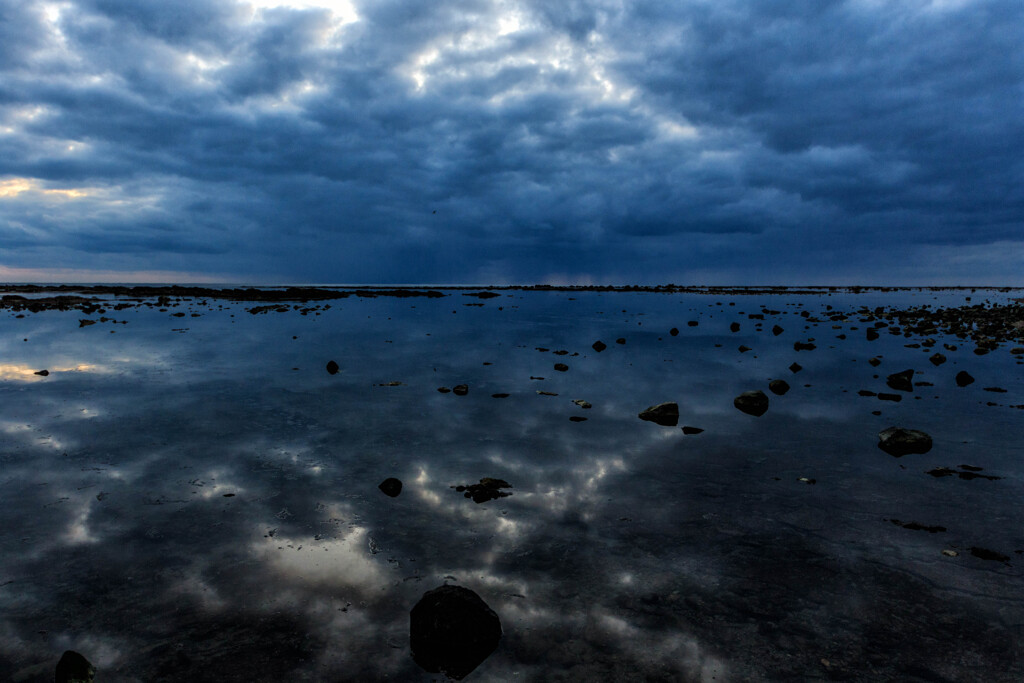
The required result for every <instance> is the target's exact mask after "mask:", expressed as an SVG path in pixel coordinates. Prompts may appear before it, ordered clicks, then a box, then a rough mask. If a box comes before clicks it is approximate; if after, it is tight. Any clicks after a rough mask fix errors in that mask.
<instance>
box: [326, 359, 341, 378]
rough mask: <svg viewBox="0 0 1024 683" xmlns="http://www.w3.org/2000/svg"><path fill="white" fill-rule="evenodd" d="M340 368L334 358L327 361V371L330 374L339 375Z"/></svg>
mask: <svg viewBox="0 0 1024 683" xmlns="http://www.w3.org/2000/svg"><path fill="white" fill-rule="evenodd" d="M338 369H339V368H338V364H337V363H335V362H334V361H333V360H329V361H327V373H328V374H330V375H337V374H338Z"/></svg>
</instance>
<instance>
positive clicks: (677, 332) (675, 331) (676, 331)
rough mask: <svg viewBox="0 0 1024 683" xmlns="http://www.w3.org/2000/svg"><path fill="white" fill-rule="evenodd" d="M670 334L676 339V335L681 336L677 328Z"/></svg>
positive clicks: (670, 331)
mask: <svg viewBox="0 0 1024 683" xmlns="http://www.w3.org/2000/svg"><path fill="white" fill-rule="evenodd" d="M668 333H669V334H671V335H672V336H673V337H675V336H676V335H678V334H679V330H678V329H677V328H675V327H673V328H672V329H671V330H669V331H668Z"/></svg>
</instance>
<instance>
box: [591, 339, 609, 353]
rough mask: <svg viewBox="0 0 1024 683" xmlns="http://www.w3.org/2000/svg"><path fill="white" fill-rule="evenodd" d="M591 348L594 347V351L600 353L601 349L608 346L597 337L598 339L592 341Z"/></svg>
mask: <svg viewBox="0 0 1024 683" xmlns="http://www.w3.org/2000/svg"><path fill="white" fill-rule="evenodd" d="M592 348H593V349H594V350H595V351H597V352H598V353H601V352H602V351H604V350H605V349H607V348H608V345H607V344H605V343H604V342H603V341H601V340H600V339H598V340H597V341H596V342H594V344H593V346H592Z"/></svg>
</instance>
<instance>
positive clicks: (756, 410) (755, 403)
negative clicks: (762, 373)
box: [732, 390, 768, 417]
mask: <svg viewBox="0 0 1024 683" xmlns="http://www.w3.org/2000/svg"><path fill="white" fill-rule="evenodd" d="M732 404H733V405H734V406H736V408H737V409H738V410H739V411H740V412H743V413H746V414H747V415H753V416H754V417H761V416H762V415H764V414H765V413H767V412H768V397H767V396H765V393H764V392H763V391H761V390H757V391H744V392H743V393H742V394H740V395H739V396H737V397H736V398H735V399H733V402H732Z"/></svg>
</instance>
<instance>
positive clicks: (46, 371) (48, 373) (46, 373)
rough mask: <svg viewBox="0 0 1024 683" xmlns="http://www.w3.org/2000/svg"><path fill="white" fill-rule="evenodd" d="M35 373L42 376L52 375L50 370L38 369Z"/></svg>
mask: <svg viewBox="0 0 1024 683" xmlns="http://www.w3.org/2000/svg"><path fill="white" fill-rule="evenodd" d="M35 374H37V375H39V376H40V377H49V376H50V371H49V370H37V371H36V373H35Z"/></svg>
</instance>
